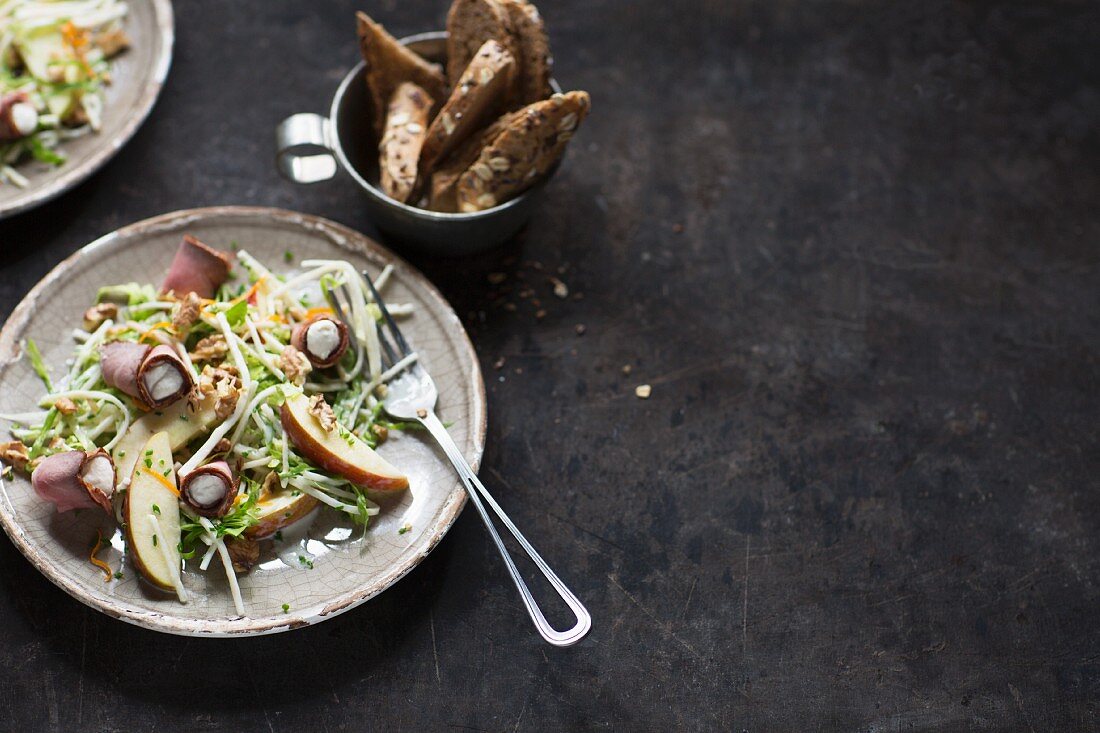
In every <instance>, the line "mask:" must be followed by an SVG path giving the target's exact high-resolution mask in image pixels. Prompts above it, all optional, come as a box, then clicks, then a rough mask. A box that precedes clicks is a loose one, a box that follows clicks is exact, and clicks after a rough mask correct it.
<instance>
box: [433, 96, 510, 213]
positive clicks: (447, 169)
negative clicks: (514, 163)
mask: <svg viewBox="0 0 1100 733" xmlns="http://www.w3.org/2000/svg"><path fill="white" fill-rule="evenodd" d="M518 114H519V113H518V112H509V113H508V114H506V115H504V116H502V117H500V118H499V119H497V120H496V121H495V122H493V124H491V125H489V126H488V127H486V128H485V129H484V130H481V131H480V132H477V133H475V134H474V135H471V136H470V137H469V138H467V140H466V142H464V143H462V144H461V145H459V146H458V149H457V150H455V151H454V152H453V153H451V154H450V155H449V156H448V157H447V158H446V160H444V161H442V164H441V165H440V166H439V167H438V168H437V169H436V170H435V172H433V173H432V176H431V192H430V194H429V200H428V208H430V209H431V210H432V211H446V212H452V213H453V212H456V211H458V201H457V199H456V198H455V187H456V185H457V184H458V179H459V178H461V177H462V174H463V173H465V172H466V171H467V170H468V169H469V168H470V166H471V165H473V164H474V163H476V162H477V159H478V157H479V156H480V155H481V151H482V150H484V149H485V147H486V146H488V145H491V144H492V142H493V141H494V140H495V139H496V137H497V135H499V134H500V133H501V132H503V131H504V129H505V128H506V127H507V126H508V125H509V124H511V122H512V121H513V120H514V119H515V116H516V115H518Z"/></svg>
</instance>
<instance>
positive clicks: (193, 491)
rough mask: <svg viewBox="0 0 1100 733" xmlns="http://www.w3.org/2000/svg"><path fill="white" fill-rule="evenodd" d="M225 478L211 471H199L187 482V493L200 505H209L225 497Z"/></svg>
mask: <svg viewBox="0 0 1100 733" xmlns="http://www.w3.org/2000/svg"><path fill="white" fill-rule="evenodd" d="M225 491H226V486H225V480H224V479H223V478H222V477H221V476H218V475H217V474H213V473H200V474H199V475H198V476H196V477H195V478H193V479H191V481H189V482H188V484H187V495H188V496H190V497H191V501H193V502H195V503H196V504H198V505H199V506H201V507H204V508H205V507H211V506H214V505H215V504H217V503H218V502H219V501H221V500H222V499H224V498H225Z"/></svg>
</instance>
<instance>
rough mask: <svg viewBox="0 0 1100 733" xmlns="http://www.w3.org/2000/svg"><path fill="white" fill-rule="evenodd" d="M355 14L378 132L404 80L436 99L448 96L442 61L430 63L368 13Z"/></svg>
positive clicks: (374, 120)
mask: <svg viewBox="0 0 1100 733" xmlns="http://www.w3.org/2000/svg"><path fill="white" fill-rule="evenodd" d="M355 17H356V19H357V21H358V27H359V50H360V52H361V53H362V54H363V60H364V61H366V64H367V88H368V89H369V90H370V98H371V106H372V107H373V110H372V115H373V123H374V131H375V132H376V133H378V134H379V135H381V133H382V126H383V125H384V124H385V120H386V105H387V104H388V103H389V101H390V97H392V96H393V91H394V90H395V89H397V85H398V84H400V83H401V82H404V81H411V82H412V83H414V84H416V85H417V86H419V87H420V88H421V89H423V90H424V91H425V92H426V93H427V94H428V96H430V97H431V98H432V99H435V100H442V99H444V98H445V97H446V96H447V81H446V80H445V79H444V78H443V69H442V67H440V65H439V64H433V63H429V62H428V61H425V60H424V59H423V58H421V57H420V56H417V55H416V54H415V53H413V52H412V51H410V50H409V49H407V48H405V47H404V46H402V45H401V44H400V43H399V42H398V40H397V39H396V38H394V37H393V36H391V35H390V34H389V33H387V32H386V29H385V28H383V27H382V26H381V25H380V24H378V23H376V22H374V20H373V19H372V18H371V17H370V16H369V15H367V14H366V13H363V12H359V13H356V14H355Z"/></svg>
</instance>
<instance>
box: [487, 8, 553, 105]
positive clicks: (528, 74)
mask: <svg viewBox="0 0 1100 733" xmlns="http://www.w3.org/2000/svg"><path fill="white" fill-rule="evenodd" d="M500 2H502V3H503V4H504V8H505V10H507V11H508V19H509V20H510V21H511V23H512V35H513V36H514V37H515V39H516V48H517V49H518V50H519V56H518V57H517V59H518V61H519V78H518V80H517V83H516V94H515V100H514V104H513V106H515V107H521V106H523V105H525V104H531V103H532V102H537V101H539V100H541V99H546V98H547V97H549V96H550V93H551V89H550V77H551V76H552V75H553V68H554V60H553V58H552V57H551V55H550V38H549V37H548V36H547V35H546V26H545V25H543V22H542V17H541V16H540V15H539V11H538V8H536V7H535V6H534V5H533V4H531V3H529V2H527V0H500Z"/></svg>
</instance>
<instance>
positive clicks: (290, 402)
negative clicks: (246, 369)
mask: <svg viewBox="0 0 1100 733" xmlns="http://www.w3.org/2000/svg"><path fill="white" fill-rule="evenodd" d="M279 418H280V419H281V420H282V423H283V430H285V431H286V434H287V435H288V436H290V440H291V441H292V442H293V443H294V445H295V447H297V448H298V450H299V451H300V452H301V454H302V455H303V456H305V457H306V458H308V459H309V460H311V461H313V462H314V463H316V464H317V465H318V466H321V467H322V468H324V469H325V470H327V471H332V472H333V473H335V474H339V475H340V476H343V477H344V478H346V479H347V480H348V481H351V482H352V483H353V484H357V485H358V486H364V487H366V488H368V489H375V490H377V491H401V490H402V489H407V488H409V479H408V477H407V476H405V474H403V473H401V472H400V471H398V470H397V469H396V468H394V467H393V466H392V465H390V463H389V461H387V460H386V459H385V458H383V457H382V456H380V455H378V454H377V453H375V452H374V450H373V449H372V448H371V447H370V446H369V445H367V444H366V443H364V442H363V441H362V440H360V439H359V438H358V437H357V436H356V435H354V434H353V433H351V432H350V431H348V430H347V429H346V428H344V427H343V426H342V425H340V424H339V423H337V424H336V426H335V427H334V428H333V429H332V430H325V429H324V428H323V427H321V421H320V420H318V419H317V417H316V416H314V415H313V414H312V413H311V412H310V411H309V398H308V397H306V396H305V395H304V394H296V395H291V396H289V397H287V398H286V402H284V403H283V406H282V409H281V410H280V411H279Z"/></svg>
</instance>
